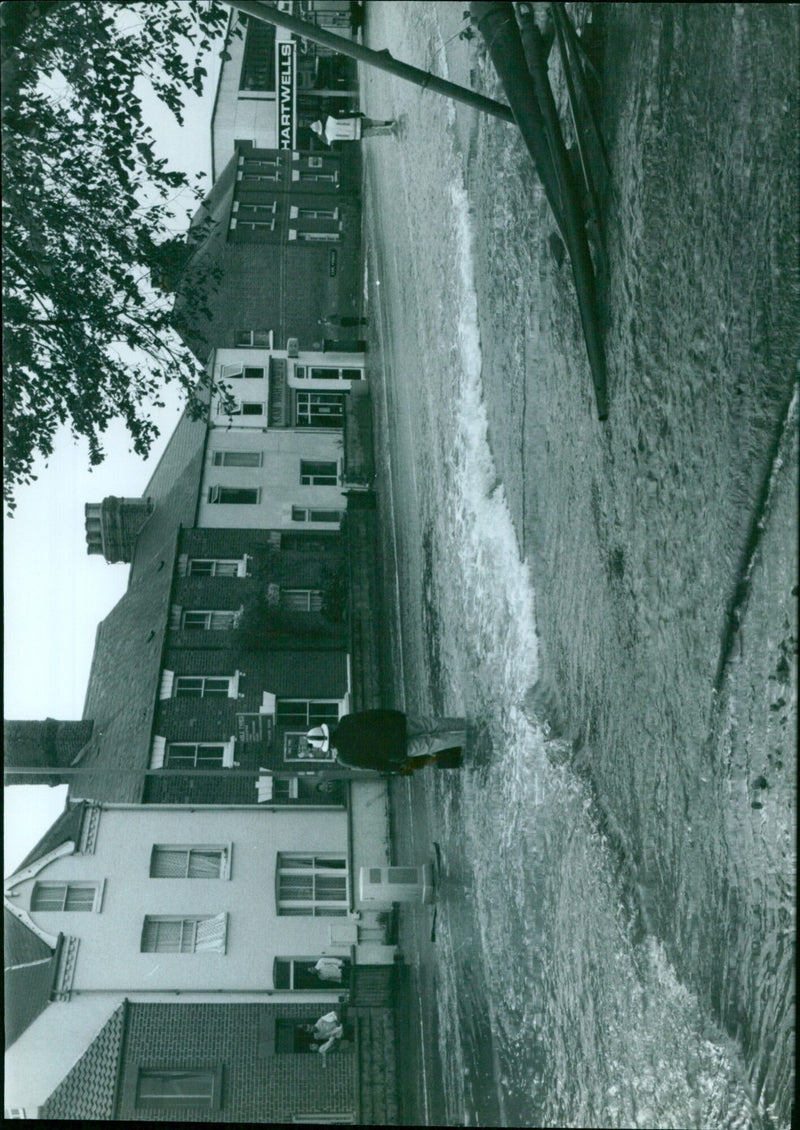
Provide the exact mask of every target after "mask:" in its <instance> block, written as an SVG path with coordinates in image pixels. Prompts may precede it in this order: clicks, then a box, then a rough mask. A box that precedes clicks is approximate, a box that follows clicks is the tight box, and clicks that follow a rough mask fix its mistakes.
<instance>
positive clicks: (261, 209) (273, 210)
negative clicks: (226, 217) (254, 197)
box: [233, 200, 278, 220]
mask: <svg viewBox="0 0 800 1130" xmlns="http://www.w3.org/2000/svg"><path fill="white" fill-rule="evenodd" d="M233 211H234V213H235V214H236V217H237V218H238V219H240V220H269V219H270V218H271V217H274V216H275V215H276V214H277V211H278V201H277V200H272V201H270V202H269V203H268V202H267V201H262V202H261V203H259V204H241V203H240V202H239V201H238V200H236V201H234V204H233Z"/></svg>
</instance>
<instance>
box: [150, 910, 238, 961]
mask: <svg viewBox="0 0 800 1130" xmlns="http://www.w3.org/2000/svg"><path fill="white" fill-rule="evenodd" d="M227 929H228V916H227V914H226V913H225V912H224V911H223V912H222V914H198V915H192V916H191V917H189V916H187V917H185V918H170V917H166V916H162V915H150V914H147V915H145V919H144V926H143V928H142V945H141V951H142V953H225V939H226V935H227Z"/></svg>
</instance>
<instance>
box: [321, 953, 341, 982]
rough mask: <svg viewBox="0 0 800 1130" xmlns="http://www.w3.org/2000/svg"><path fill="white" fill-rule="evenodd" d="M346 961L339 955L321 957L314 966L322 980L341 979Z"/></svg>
mask: <svg viewBox="0 0 800 1130" xmlns="http://www.w3.org/2000/svg"><path fill="white" fill-rule="evenodd" d="M343 968H344V962H343V961H341V959H340V958H338V957H321V958H320V959H319V961H318V962H317V964H316V965H315V966H314V972H315V973H316V974H317V976H318V977H319V979H320V981H341V979H342V970H343Z"/></svg>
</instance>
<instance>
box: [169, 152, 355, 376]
mask: <svg viewBox="0 0 800 1130" xmlns="http://www.w3.org/2000/svg"><path fill="white" fill-rule="evenodd" d="M360 167H361V163H360V157H359V155H358V154H357V153H355V154H352V155H348V154H346V153H331V152H330V151H326V152H325V153H317V154H315V153H310V152H307V151H303V150H289V151H279V150H276V149H263V148H262V149H259V148H254V147H253V146H252V145H251V144H250V143H249V142H242V143H238V144H237V146H236V148H235V150H234V152H233V154H232V156H231V157H230V159H229V161H228V162H227V164H226V165H225V167H224V169H223V170H222V172H221V174H220V176H219V177H218V178H217V180H216V181H215V183H214V187H213V188H212V190H211V192H210V193H209V194H208V196H207V197H206V199H205V200H204V202H203V203H202V205H201V206H200V208H199V209H198V211H197V213H196V215H195V216H194V218H193V220H192V227H191V230H190V233H189V237H188V242H187V250H186V255H187V259H186V261H185V262H184V263H183V265H182V274H181V276H180V279H179V280H177V281H176V280H173V284H174V285H175V286H176V299H175V306H174V313H173V321H174V324H175V327H176V329H177V331H178V332H179V333H180V334H181V336H182V338H183V340H184V341H185V342H186V344H187V345H188V346H189V348H190V349H191V350H192V351H193V352H194V353H195V355H196V356H197V357H198V358H199V359H200V360H201V361H202V362H203V363H204V364H205V363H206V362H207V361H208V359H209V357H210V355H211V351H212V349H214V348H220V349H231V348H233V349H251V348H256V349H263V348H269V347H274V348H277V349H284V350H292V351H293V350H295V349H300V350H303V351H307V350H311V351H314V352H325V353H341V352H345V353H353V352H363V348H364V347H363V343H359V339H358V338H357V337H355V338H354V335H353V334H352V333H350V334H348V335H343V334H342V333H341V332H337V331H333V330H331V328H330V327H327V326H326V323H325V319H326V317H327V316H329V315H331V314H333V315H341V314H345V315H353V314H354V313H357V312H359V311H360V300H361V282H362V260H361V172H360Z"/></svg>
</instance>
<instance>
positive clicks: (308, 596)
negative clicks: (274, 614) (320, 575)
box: [281, 588, 322, 613]
mask: <svg viewBox="0 0 800 1130" xmlns="http://www.w3.org/2000/svg"><path fill="white" fill-rule="evenodd" d="M281 607H282V608H285V609H286V611H287V612H303V613H306V612H308V613H311V612H321V611H322V589H286V588H282V589H281Z"/></svg>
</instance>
